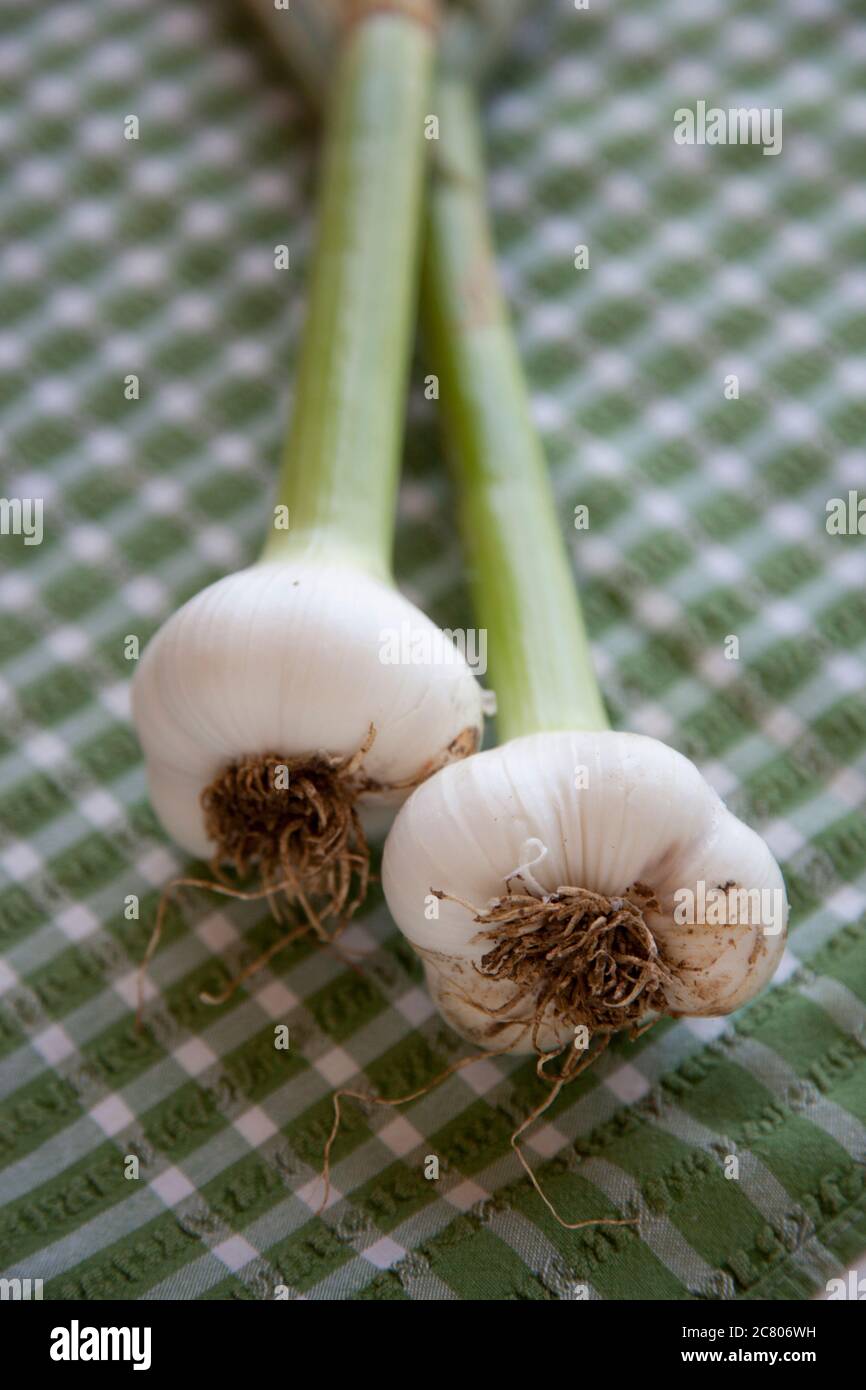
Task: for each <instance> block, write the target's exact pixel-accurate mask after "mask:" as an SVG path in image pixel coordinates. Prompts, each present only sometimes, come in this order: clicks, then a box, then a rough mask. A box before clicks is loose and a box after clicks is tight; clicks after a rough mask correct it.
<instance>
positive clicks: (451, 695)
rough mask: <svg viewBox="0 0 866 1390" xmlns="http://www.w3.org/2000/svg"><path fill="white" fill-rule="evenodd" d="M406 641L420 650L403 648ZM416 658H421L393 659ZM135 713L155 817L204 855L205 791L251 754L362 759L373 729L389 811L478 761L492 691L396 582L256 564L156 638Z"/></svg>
mask: <svg viewBox="0 0 866 1390" xmlns="http://www.w3.org/2000/svg"><path fill="white" fill-rule="evenodd" d="M407 631H411V633H412V635H413V638H414V639H415V640H414V641H413V642H412V643H411V644H410V643H407V642H403V644H402V649H401V648H397V649H395V647H394V644H393V641H392V635H393V634H394V633H403V634H405V633H406V632H407ZM421 639H423V640H421ZM407 647H410V649H411V650H412V651H414V652H415V653H416V654H418V655H420V656H421V657H423V658H424V659H422V660H416V661H410V660H404V661H402V662H395V663H393V664H392V663H391V662H390V661H389V656H391V655H393V654H394V652H395V650H397V651H398V652H399V654H401V655H404V656H405V655H406V651H405V649H406V648H407ZM132 703H133V717H134V719H135V724H136V728H137V730H138V734H139V738H140V740H141V743H142V747H143V749H144V753H145V757H146V760H147V776H148V785H149V789H150V796H151V801H152V803H153V806H154V809H155V811H156V813H157V815H158V816H159V818H160V820H161V821H162V823H163V825H164V826H165V828H166V830H167V831H168V832H169V834H170V835H171V836H172V838H173V839H174V840H176V841H177V842H178V844H180V845H182V846H183V847H184V849H186V850H188V851H189V852H190V853H191V854H195V855H200V856H205V857H207V856H209V855H212V854H213V852H214V849H215V845H214V843H213V841H212V839H211V838H210V837H209V835H208V832H207V829H206V825H205V812H204V808H203V806H202V793H203V792H204V791H205V789H206V788H207V787H208V786H209V785H210V784H212V783H213V782H214V780H215V779H216V778H217V777H218V776H219V774H220V773H221V772H222V771H223V770H224V769H225V768H226V767H228V766H229V765H231V764H233V763H236V762H237V761H238V760H240V759H244V758H249V757H250V756H251V755H256V754H261V755H268V754H271V755H275V756H274V758H273V761H274V762H275V763H278V762H279V759H280V757H282V758H284V759H285V760H287V761H289V760H292V759H293V758H295V757H304V756H305V755H316V754H318V753H320V752H324V753H326V754H327V755H330V756H331V757H336V758H339V759H351V758H352V756H353V755H354V754H356V753H357V752H358V750H359V749H360V748H362V747H363V745H364V742H365V739H366V737H367V733H368V730H369V729H370V728H371V726H372V729H373V733H374V737H373V740H372V743H371V745H370V748H369V751H368V752H367V753H366V754H365V755H364V758H363V761H362V763H361V764H360V766H359V768H358V774H357V777H356V779H355V781H356V785H357V787H358V801H359V803H361V804H364V803H367V804H371V803H373V804H375V803H378V804H380V805H390V806H393V805H396V804H398V803H399V802H400V801H402V800H403V799H404V798H405V797H406V796H407V795H408V793H409V791H410V790H411V788H412V786H414V785H416V784H417V783H418V782H419V781H421V780H423V778H424V777H425V776H426V775H428V774H429V773H430V772H431V771H433V770H435V769H436V768H438V767H441V766H442V765H443V764H444V763H445V762H447V761H448V760H449V758H452V757H457V756H462V755H463V754H465V753H467V752H471V751H472V750H473V749H474V748H475V747H476V746H477V743H478V740H479V736H480V731H481V725H482V714H481V688H480V686H479V684H478V682H477V681H476V679H475V677H474V675H473V674H472V671H471V670H470V668H469V666H468V665H467V663H466V660H465V659H464V657H463V656H462V655H461V653H460V652H458V650H457V649H456V647H454V646H453V644H452V643H450V642H449V641H448V639H447V638H446V637H445V635H444V634H443V633H442V631H441V630H440V629H439V628H437V627H436V625H435V624H434V623H432V622H431V621H430V619H429V618H427V617H426V616H425V615H424V614H423V613H421V612H420V611H419V610H418V609H417V608H415V607H414V605H413V604H411V603H410V602H409V600H408V599H406V598H404V597H403V595H402V594H400V593H398V592H397V591H396V590H395V589H394V588H393V587H392V586H391V585H390V584H386V583H384V582H383V581H381V580H379V579H376V578H373V577H372V576H369V575H366V574H364V573H363V572H361V571H359V570H356V569H348V568H341V567H339V566H334V565H326V564H311V563H309V562H307V561H297V562H294V563H292V562H289V561H272V562H270V563H267V562H266V563H261V564H257V565H253V566H251V567H250V568H249V569H245V570H241V571H240V572H239V573H237V574H232V575H228V576H227V577H226V578H224V579H220V580H218V581H217V583H215V584H212V585H211V586H210V587H209V588H207V589H204V590H203V591H202V592H201V593H200V594H196V595H195V597H194V598H192V599H190V600H189V601H188V602H187V603H186V604H184V606H183V607H182V608H181V609H180V610H179V611H178V612H177V613H175V614H173V615H172V617H171V618H170V619H169V620H168V622H167V623H165V625H164V626H163V627H162V628H161V629H160V631H159V632H158V633H157V634H156V636H155V637H154V638H153V640H152V641H151V642H150V643H149V645H148V647H147V649H146V651H145V654H144V657H143V659H142V661H141V665H140V667H139V670H138V672H137V673H136V676H135V680H134V682H133V695H132ZM288 780H289V781H291V773H290V774H289V779H288Z"/></svg>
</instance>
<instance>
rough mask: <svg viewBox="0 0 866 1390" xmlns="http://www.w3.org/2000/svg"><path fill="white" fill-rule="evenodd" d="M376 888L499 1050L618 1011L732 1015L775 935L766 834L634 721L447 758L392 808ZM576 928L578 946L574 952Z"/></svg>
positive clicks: (767, 965) (541, 1040)
mask: <svg viewBox="0 0 866 1390" xmlns="http://www.w3.org/2000/svg"><path fill="white" fill-rule="evenodd" d="M383 884H384V889H385V896H386V898H387V901H388V906H389V908H390V910H391V913H392V915H393V917H394V920H395V921H396V922H397V925H398V926H399V927H400V929H401V930H402V931H403V933H404V934H405V935H406V937H407V938H408V939H409V941H411V943H412V945H413V946H414V947H415V949H416V951H417V952H418V954H419V955H420V956H421V958H422V960H423V961H424V964H425V969H426V973H427V980H428V984H429V987H430V990H431V993H432V996H433V998H434V1000H435V1002H436V1004H437V1006H438V1007H439V1009H440V1011H441V1012H442V1014H443V1016H444V1017H445V1018H446V1019H447V1021H448V1022H449V1023H450V1024H451V1025H452V1026H453V1027H454V1028H455V1029H456V1031H457V1032H459V1033H460V1034H461V1035H462V1036H463V1037H465V1038H467V1039H468V1040H470V1041H471V1042H473V1043H474V1044H476V1045H478V1046H481V1047H487V1048H490V1049H491V1050H496V1051H499V1050H508V1049H510V1050H513V1051H516V1052H528V1051H532V1050H533V1048H534V1047H538V1048H539V1049H540V1050H542V1051H545V1052H546V1051H551V1050H557V1049H561V1048H562V1047H563V1046H565V1045H566V1044H567V1043H568V1042H569V1041H570V1040H572V1039H573V1037H574V1030H575V1028H577V1027H578V1026H579V1025H580V1024H585V1025H586V1026H587V1027H588V1028H589V1031H590V1033H592V1032H595V1031H599V1030H600V1031H603V1032H609V1031H613V1030H615V1028H616V1026H617V1019H618V1018H619V1017H621V1018H622V1024H621V1026H628V1025H633V1024H634V1023H636V1022H637V1021H638V1020H639V1019H640V1018H641V1017H648V1016H650V1015H651V1014H657V1013H661V1012H665V1013H669V1014H673V1015H679V1014H690V1015H718V1014H727V1013H729V1012H730V1011H731V1010H732V1009H735V1008H738V1007H739V1006H740V1005H741V1004H743V1003H745V1002H746V1001H747V1000H748V999H750V998H752V996H753V995H755V994H756V993H757V992H758V991H759V990H760V989H761V988H762V987H763V986H764V985H765V984H766V983H767V981H768V980H769V978H770V976H771V975H772V973H773V971H774V969H775V967H776V965H777V964H778V961H779V958H780V956H781V953H782V951H783V949H784V941H785V926H786V922H787V904H786V899H785V891H784V885H783V881H782V876H781V873H780V871H779V868H778V866H777V864H776V862H775V860H774V859H773V856H772V855H771V854H770V851H769V849H768V848H767V846H766V845H765V843H764V841H763V840H762V839H761V838H760V836H759V835H757V834H756V833H755V832H754V831H753V830H750V829H749V828H748V826H746V825H744V824H743V823H742V822H741V821H740V820H738V819H737V818H736V817H735V816H734V815H732V814H731V812H730V811H728V810H727V809H726V807H725V806H724V804H723V802H722V801H721V800H720V798H719V796H718V795H717V794H716V792H715V791H714V790H713V789H712V788H711V787H710V786H709V784H708V783H707V782H706V781H705V780H704V779H703V777H702V776H701V774H700V773H699V772H698V770H697V768H696V767H695V766H694V764H693V763H691V762H690V761H689V760H688V759H687V758H685V757H683V756H682V754H680V753H677V752H676V751H674V750H673V749H671V748H668V747H667V746H666V745H665V744H663V743H660V742H658V741H657V740H656V739H652V738H646V737H643V736H642V735H639V734H630V733H614V732H609V731H603V732H592V733H578V732H575V733H569V732H564V733H538V734H530V735H527V736H525V737H520V738H515V739H512V740H511V741H510V742H508V743H506V744H505V745H503V746H502V747H501V748H496V749H491V750H490V751H489V752H485V753H480V754H478V755H476V756H475V757H473V758H470V759H468V760H467V761H466V762H464V763H460V764H457V765H454V766H452V767H447V768H445V769H443V770H442V771H441V772H439V773H438V774H437V775H436V776H435V777H433V778H431V779H430V780H429V781H428V782H426V783H425V784H424V785H423V786H421V787H419V788H418V790H417V791H416V792H415V793H414V794H413V795H412V797H411V798H410V799H409V800H408V802H407V803H406V805H405V806H403V808H402V809H401V811H400V812H399V813H398V815H397V817H396V820H395V822H394V825H393V827H392V829H391V833H390V835H389V837H388V840H387V843H386V847H385V857H384V862H383ZM567 888H571V889H576V890H584V893H585V895H586V896H585V898H583V899H582V898H581V897H580V895H579V894H574V895H572V896H569V895H568V894H565V895H563V894H562V893H561V890H563V889H567ZM439 894H444V895H445V896H443V897H440V896H438V895H439ZM557 895H559V896H557ZM590 895H597V896H596V897H592V896H590ZM623 900H625V901H623ZM509 906H516V907H517V908H519V909H521V911H519V912H518V914H517V916H516V917H515V916H514V914H511V915H512V920H511V921H510V922H509V921H507V919H508V917H509V913H508V907H509ZM578 909H582V911H578ZM617 917H619V919H620V920H619V922H617V921H616V920H615V919H616V918H617ZM575 918H576V923H575V922H574V919H575ZM497 919H498V921H499V922H500V924H501V923H502V922H503V919H506V921H505V925H506V926H508V927H509V929H510V932H511V936H510V939H509V938H508V937H507V936H503V935H502V931H503V930H504V928H502V927H501V928H500V930H499V931H497ZM569 921H572V923H573V925H572V931H571V935H570V936H569V933H568V923H569ZM611 924H612V925H611ZM591 928H594V929H595V937H594V941H587V940H586V939H587V938H588V937H589V936H590V935H591V932H590V929H591ZM533 933H535V936H536V938H537V945H538V946H540V947H541V949H540V950H539V949H536V950H534V951H533V950H530V949H529V945H530V943H532V944H536V943H534V942H533ZM581 936H583V937H584V938H585V944H588V946H589V948H590V949H589V951H588V952H587V951H584V952H583V953H581V952H580V951H579V950H576V949H572V950H571V953H570V954H569V948H570V947H571V948H575V947H576V944H577V941H578V938H579V937H581ZM503 942H504V943H505V944H504V947H503ZM497 946H499V947H500V950H499V959H498V960H497V959H496V957H495V954H494V953H495V951H496V949H497ZM494 965H498V966H500V967H502V968H501V969H500V970H499V973H498V974H493V973H492V969H493V967H494ZM581 971H582V972H583V979H582V980H579V979H578V975H579V974H580V972H581ZM570 972H571V973H570ZM546 993H547V994H549V996H550V997H549V1001H548V1002H547V1004H546V1005H545V1006H544V1007H543V1010H542V1013H541V1017H539V1018H537V1017H536V1010H537V1006H538V1004H539V1001H541V1000H543V999H544V997H545V994H546ZM575 1000H577V1002H575ZM623 1001H625V1003H623ZM515 1020H520V1021H519V1022H516V1021H515Z"/></svg>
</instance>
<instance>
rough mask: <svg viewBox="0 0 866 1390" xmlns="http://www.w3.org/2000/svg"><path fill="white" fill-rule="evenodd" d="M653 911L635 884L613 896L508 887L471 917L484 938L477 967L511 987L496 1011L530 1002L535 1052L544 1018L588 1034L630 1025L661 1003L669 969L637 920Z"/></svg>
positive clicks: (647, 892) (646, 893) (652, 901)
mask: <svg viewBox="0 0 866 1390" xmlns="http://www.w3.org/2000/svg"><path fill="white" fill-rule="evenodd" d="M658 910H659V905H658V901H657V899H656V898H655V895H654V894H653V892H652V890H651V889H650V888H647V887H646V885H645V884H642V883H636V884H634V885H633V886H632V888H630V889H629V890H628V891H627V893H626V894H624V895H623V896H622V897H614V898H607V897H605V896H604V895H603V894H601V893H593V892H590V890H589V889H587V888H570V887H561V888H558V889H557V890H556V892H555V893H552V894H551V895H550V896H549V897H546V898H539V897H537V896H535V895H533V894H530V893H523V892H512V891H509V892H507V893H506V894H504V895H503V897H501V898H498V899H497V900H496V901H495V902H494V903H493V904H492V905H491V906H490V907H489V908H486V909H484V910H483V911H480V912H476V914H475V920H476V922H478V923H480V924H481V925H482V926H483V930H482V931H481V932H480V933H479V937H480V939H482V940H484V941H489V942H490V943H491V946H490V949H489V950H488V951H486V952H485V954H484V955H483V956H482V958H481V961H480V963H479V964H478V965H477V966H476V969H477V970H478V971H479V973H480V974H482V975H485V976H487V977H488V978H490V979H495V980H500V981H507V982H509V983H511V984H513V985H514V986H515V990H514V993H513V995H512V996H511V997H510V999H508V1001H507V1002H506V1004H504V1005H503V1006H501V1008H500V1009H499V1010H498V1011H497V1012H500V1013H502V1012H505V1011H510V1010H511V1009H513V1008H514V1007H515V1006H516V1005H517V1004H520V1003H522V1002H523V1001H528V1002H529V1003H530V1005H531V1008H532V1010H533V1014H534V1021H533V1042H534V1044H535V1045H536V1049H537V1047H538V1034H539V1030H540V1028H541V1026H542V1024H543V1022H544V1021H545V1019H548V1020H549V1019H551V1018H553V1019H555V1020H556V1021H557V1022H560V1021H561V1022H563V1023H565V1024H567V1025H568V1026H569V1027H570V1028H574V1027H577V1026H579V1025H580V1024H584V1025H585V1026H586V1027H588V1028H589V1029H590V1031H591V1032H592V1033H611V1032H618V1031H619V1030H620V1029H622V1028H631V1027H633V1026H634V1025H635V1024H637V1023H639V1022H640V1020H641V1019H642V1018H644V1017H645V1016H646V1015H647V1014H648V1013H651V1012H661V1011H663V1010H664V1008H665V998H664V988H663V987H664V985H665V984H666V983H667V982H668V980H669V979H670V972H669V970H668V967H667V966H666V964H665V963H664V961H663V960H662V958H661V955H660V954H659V949H658V945H657V943H656V939H655V937H654V936H653V933H652V932H651V931H650V928H649V927H648V926H647V923H646V921H645V919H644V912H645V911H658Z"/></svg>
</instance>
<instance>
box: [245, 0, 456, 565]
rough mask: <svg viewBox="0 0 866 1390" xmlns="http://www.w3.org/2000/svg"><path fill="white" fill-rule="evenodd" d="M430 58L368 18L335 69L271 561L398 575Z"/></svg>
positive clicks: (395, 28)
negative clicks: (395, 555)
mask: <svg viewBox="0 0 866 1390" xmlns="http://www.w3.org/2000/svg"><path fill="white" fill-rule="evenodd" d="M433 51H434V40H433V34H432V33H431V31H430V29H429V27H427V26H425V25H423V24H421V23H419V22H418V20H417V19H412V18H409V17H407V16H405V15H402V14H399V13H395V12H380V13H372V14H368V15H367V16H366V17H365V18H362V19H359V20H358V21H357V22H356V23H355V24H354V25H353V26H352V27H351V28H350V29H349V31H348V33H347V35H346V37H345V39H344V40H343V43H342V45H341V49H340V53H339V55H338V57H337V68H336V72H335V76H334V88H333V92H334V99H333V104H332V107H331V111H330V119H329V129H328V134H327V139H326V146H325V155H324V165H323V173H322V189H321V204H320V212H319V222H318V232H317V245H316V252H315V258H314V265H313V274H312V285H311V290H310V300H309V308H308V312H307V321H306V325H305V329H304V339H303V347H302V352H301V361H300V367H299V371H298V375H297V384H296V390H295V400H294V410H293V415H292V422H291V427H290V431H289V436H288V440H287V443H286V448H285V455H284V460H283V464H282V469H281V473H280V482H279V491H278V502H279V504H281V505H282V506H283V507H286V508H288V514H289V528H288V530H285V529H283V530H280V529H274V530H273V531H272V532H271V534H270V535H269V537H268V540H267V542H266V545H265V549H264V552H263V556H262V558H263V559H268V560H270V559H274V558H284V557H286V556H292V557H297V556H304V557H305V558H310V559H323V560H328V559H334V560H338V561H339V562H341V563H347V564H353V565H356V566H358V567H360V568H363V569H365V570H367V571H368V572H371V573H373V574H376V575H378V576H379V577H382V578H388V577H389V576H390V567H391V549H392V543H393V533H394V514H395V504H396V494H397V480H398V466H399V460H400V450H401V443H402V428H403V420H404V413H405V398H406V388H407V379H408V371H409V362H410V353H411V345H412V337H411V335H412V328H413V318H414V307H415V283H416V279H417V253H418V244H419V233H420V223H421V195H422V187H423V174H424V164H425V150H426V147H427V142H426V140H425V139H424V134H425V132H424V118H425V116H426V115H427V113H428V112H429V110H430V106H429V102H430V88H429V82H430V77H431V74H432V59H433Z"/></svg>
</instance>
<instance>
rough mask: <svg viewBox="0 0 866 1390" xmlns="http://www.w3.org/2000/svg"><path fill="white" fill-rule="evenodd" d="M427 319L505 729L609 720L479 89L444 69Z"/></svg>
mask: <svg viewBox="0 0 866 1390" xmlns="http://www.w3.org/2000/svg"><path fill="white" fill-rule="evenodd" d="M434 110H435V111H436V113H437V115H438V117H439V142H438V144H437V145H436V146H435V147H434V148H435V154H434V168H433V183H432V190H431V195H430V208H429V216H428V229H427V245H426V256H425V267H424V295H423V307H424V327H425V330H426V334H427V336H428V338H429V341H430V346H431V349H432V351H433V353H434V365H435V366H436V367H437V369H438V372H439V378H440V399H441V402H442V407H443V414H444V417H445V425H446V432H447V438H448V442H449V452H450V454H451V456H452V462H453V466H454V470H455V473H456V478H457V484H458V492H459V497H460V511H461V522H462V530H463V533H464V538H465V544H466V548H467V552H468V555H469V560H470V578H471V581H472V587H473V592H474V599H475V611H476V613H477V615H478V619H479V621H480V622H481V624H482V625H483V626H484V627H485V628H486V629H487V640H488V663H489V671H490V679H491V684H492V686H493V688H494V690H495V691H496V696H497V708H498V728H499V736H500V739H501V740H505V739H508V738H513V737H515V736H517V735H520V734H526V733H533V732H536V731H539V730H545V729H606V728H608V727H609V721H608V718H607V715H606V713H605V709H604V705H603V703H602V698H601V694H600V692H599V688H598V683H597V681H596V677H595V673H594V670H593V665H592V657H591V654H590V650H589V645H588V642H587V637H586V630H585V628H584V624H583V618H582V616H581V611H580V605H579V602H578V599H577V594H576V591H575V587H574V581H573V578H572V573H571V566H570V564H569V560H568V556H567V553H566V549H565V545H564V542H563V537H562V531H561V529H560V525H559V522H558V520H557V516H556V510H555V506H554V500H553V494H552V491H551V488H550V482H549V479H548V474H547V468H546V465H545V460H544V455H543V452H542V449H541V445H540V442H539V439H538V435H537V434H536V431H535V428H534V426H533V423H532V418H531V413H530V405H529V398H528V394H527V390H526V385H525V382H524V378H523V373H522V370H521V366H520V360H519V357H518V354H517V350H516V347H515V344H514V339H513V336H512V332H511V328H510V325H509V322H508V314H507V310H506V306H505V302H504V299H503V295H502V290H501V288H500V285H499V281H498V278H497V274H496V265H495V255H494V251H493V245H492V239H491V233H490V228H489V224H488V218H487V210H486V202H485V179H484V163H483V153H482V146H481V136H480V131H479V122H478V116H477V111H476V105H475V98H474V94H473V91H472V88H471V86H470V85H469V84H468V83H467V82H465V81H464V80H463V79H461V78H459V77H451V76H446V75H443V76H442V78H441V79H440V81H439V83H438V87H437V90H436V94H435V100H434Z"/></svg>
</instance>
